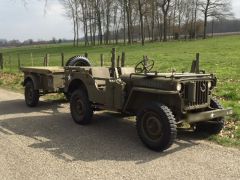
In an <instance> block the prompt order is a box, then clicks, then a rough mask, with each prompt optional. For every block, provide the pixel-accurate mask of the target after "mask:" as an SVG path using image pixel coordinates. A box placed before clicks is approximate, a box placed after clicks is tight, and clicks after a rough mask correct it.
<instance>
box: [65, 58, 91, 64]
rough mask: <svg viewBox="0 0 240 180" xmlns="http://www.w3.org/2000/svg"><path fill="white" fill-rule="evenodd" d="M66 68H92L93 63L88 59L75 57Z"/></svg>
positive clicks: (68, 62)
mask: <svg viewBox="0 0 240 180" xmlns="http://www.w3.org/2000/svg"><path fill="white" fill-rule="evenodd" d="M65 66H91V63H90V61H89V60H88V58H86V57H83V56H74V57H71V58H70V59H69V60H68V61H67V63H66V65H65Z"/></svg>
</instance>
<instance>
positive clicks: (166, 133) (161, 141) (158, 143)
mask: <svg viewBox="0 0 240 180" xmlns="http://www.w3.org/2000/svg"><path fill="white" fill-rule="evenodd" d="M136 127H137V132H138V135H139V137H140V139H141V140H142V142H143V144H145V145H146V146H147V147H148V148H150V149H152V150H154V151H158V152H161V151H164V150H166V149H167V148H169V147H170V146H171V145H172V144H173V142H174V140H175V138H176V136H177V126H176V120H175V117H174V115H173V113H172V111H171V110H170V109H169V108H168V107H167V106H165V105H162V104H159V103H149V104H148V105H146V106H144V107H143V108H142V110H141V111H140V112H139V113H138V115H137V124H136Z"/></svg>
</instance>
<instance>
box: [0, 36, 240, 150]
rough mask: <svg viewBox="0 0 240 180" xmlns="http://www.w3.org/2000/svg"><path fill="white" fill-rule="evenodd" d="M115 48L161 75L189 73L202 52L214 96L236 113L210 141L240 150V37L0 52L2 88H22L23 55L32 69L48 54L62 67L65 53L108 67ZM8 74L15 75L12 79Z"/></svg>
mask: <svg viewBox="0 0 240 180" xmlns="http://www.w3.org/2000/svg"><path fill="white" fill-rule="evenodd" d="M112 47H116V48H117V52H118V53H119V55H121V52H122V51H124V52H125V53H126V64H127V66H133V65H135V64H136V63H137V62H138V61H140V60H141V59H142V56H143V55H147V56H148V57H149V58H150V59H154V60H155V62H156V65H155V69H156V70H159V71H161V72H166V71H168V72H170V71H171V69H173V68H174V69H176V70H177V71H180V72H181V71H189V70H190V66H191V62H192V60H193V59H194V58H195V54H196V53H197V52H199V53H200V67H201V69H204V70H206V72H209V73H214V74H216V75H217V77H218V79H219V81H218V87H217V88H216V90H215V96H217V97H218V99H220V100H221V102H222V104H223V105H224V106H225V107H232V108H233V110H234V115H232V116H231V117H228V120H227V125H226V128H225V130H224V131H223V134H221V135H219V136H213V137H211V139H213V140H215V141H217V142H219V143H221V144H226V145H233V146H238V147H240V125H239V122H240V36H239V35H236V36H226V37H216V38H213V39H207V40H197V41H180V42H167V43H159V42H158V43H148V44H146V45H145V46H144V47H142V46H141V45H140V44H135V45H132V46H124V45H114V46H112V45H108V46H91V47H84V46H81V47H78V48H77V47H76V48H74V47H72V45H71V44H61V45H47V46H46V45H45V46H32V47H19V48H6V49H0V52H2V53H3V54H4V60H5V70H4V72H7V73H4V74H1V77H0V86H8V87H10V88H15V89H19V88H20V81H21V79H22V77H21V75H19V73H16V72H17V64H18V63H17V62H18V61H17V59H18V55H20V59H21V64H22V65H24V66H29V65H32V61H33V65H35V66H39V65H42V64H43V56H44V55H45V54H46V53H49V54H50V65H60V64H61V53H62V52H63V53H64V55H65V59H68V58H70V57H71V56H74V55H83V54H84V53H85V52H87V53H88V54H89V59H90V60H91V62H92V63H93V64H94V65H99V64H100V54H104V59H105V63H106V65H109V64H110V58H111V53H110V52H111V48H112ZM31 54H32V55H31ZM31 57H32V58H31ZM10 65H11V68H10ZM9 72H10V73H12V72H15V73H14V74H13V75H12V76H11V75H9ZM9 76H10V77H9ZM13 77H14V78H13Z"/></svg>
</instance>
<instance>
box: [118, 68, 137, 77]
mask: <svg viewBox="0 0 240 180" xmlns="http://www.w3.org/2000/svg"><path fill="white" fill-rule="evenodd" d="M133 73H135V68H134V67H120V68H119V75H120V76H122V75H130V74H133Z"/></svg>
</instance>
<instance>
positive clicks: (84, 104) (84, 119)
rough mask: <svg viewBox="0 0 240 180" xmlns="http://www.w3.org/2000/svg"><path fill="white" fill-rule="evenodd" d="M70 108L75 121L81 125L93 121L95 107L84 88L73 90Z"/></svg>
mask: <svg viewBox="0 0 240 180" xmlns="http://www.w3.org/2000/svg"><path fill="white" fill-rule="evenodd" d="M70 110H71V115H72V118H73V120H74V122H75V123H77V124H80V125H86V124H90V123H91V120H92V116H93V109H92V107H91V103H90V101H89V100H88V96H87V94H86V93H85V92H84V91H83V90H81V89H77V90H75V91H74V92H73V94H72V96H71V99H70Z"/></svg>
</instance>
